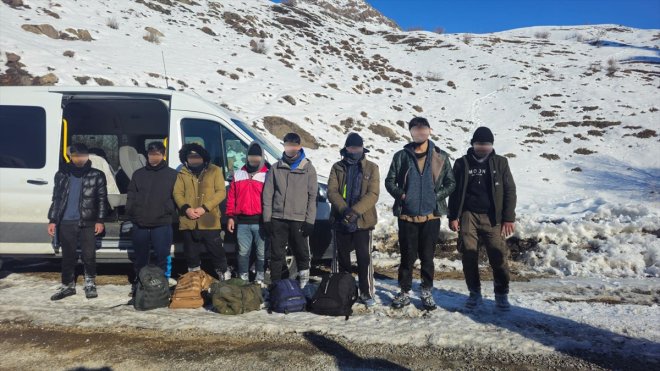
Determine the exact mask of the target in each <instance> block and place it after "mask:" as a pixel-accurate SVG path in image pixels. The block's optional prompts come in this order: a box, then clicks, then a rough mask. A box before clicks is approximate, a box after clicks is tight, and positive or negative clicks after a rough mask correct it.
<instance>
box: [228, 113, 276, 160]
mask: <svg viewBox="0 0 660 371" xmlns="http://www.w3.org/2000/svg"><path fill="white" fill-rule="evenodd" d="M231 121H232V122H233V123H234V124H236V126H238V127H239V128H240V129H241V130H243V132H244V133H246V134H247V135H249V136H250V137H252V140H254V141H255V142H257V143H259V144H260V145H261V147H262V148H263V149H264V150H265V151H266V152H268V153H269V154H270V155H271V156H273V158H276V159H278V158H280V157H282V150H281V149H278V148H277V147H275V146H273V145H272V144H270V142H268V140H267V139H266V138H264V137H263V136H261V134H259V133H257V132H256V131H254V130H253V129H252V128H250V127H249V126H247V125H246V124H245V123H244V122H243V121H240V120H237V119H231Z"/></svg>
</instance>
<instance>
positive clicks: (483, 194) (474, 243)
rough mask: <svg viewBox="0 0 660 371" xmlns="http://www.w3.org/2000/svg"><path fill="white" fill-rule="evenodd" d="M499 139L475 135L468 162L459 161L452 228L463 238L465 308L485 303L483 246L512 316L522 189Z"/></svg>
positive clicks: (498, 296)
mask: <svg viewBox="0 0 660 371" xmlns="http://www.w3.org/2000/svg"><path fill="white" fill-rule="evenodd" d="M494 142H495V137H494V136H493V133H492V132H491V131H490V129H488V128H487V127H483V126H482V127H480V128H477V130H476V131H475V132H474V135H473V137H472V141H471V142H470V144H471V145H472V147H471V148H470V149H468V152H467V154H466V155H465V156H463V157H461V158H459V159H458V160H456V163H455V164H454V176H455V178H456V182H457V187H456V190H455V191H454V192H453V193H452V195H451V196H450V197H449V228H451V230H453V231H456V232H459V236H458V250H459V252H460V253H461V254H462V260H463V274H464V275H465V281H466V282H467V286H468V289H469V290H470V297H469V298H468V300H467V301H466V303H465V306H466V307H467V308H469V309H472V308H474V307H476V306H478V305H480V304H481V303H482V298H481V282H480V278H479V246H480V242H481V243H483V244H484V245H485V246H486V253H487V254H488V261H489V262H490V265H491V268H492V269H493V283H494V291H495V304H496V306H497V308H499V309H502V310H508V309H509V308H510V304H509V301H508V297H507V296H508V293H509V265H508V257H509V248H508V247H507V245H506V242H505V240H504V239H505V238H506V237H508V236H509V235H511V234H512V233H513V231H514V222H515V220H516V212H515V209H516V184H515V183H514V181H513V175H511V170H510V169H509V162H508V161H507V159H506V157H503V156H499V155H497V154H495V150H494V149H493V143H494Z"/></svg>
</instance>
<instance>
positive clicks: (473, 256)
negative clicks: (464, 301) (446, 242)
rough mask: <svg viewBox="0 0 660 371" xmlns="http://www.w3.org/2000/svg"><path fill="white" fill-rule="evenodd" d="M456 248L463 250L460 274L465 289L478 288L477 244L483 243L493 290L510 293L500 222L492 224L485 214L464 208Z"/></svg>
mask: <svg viewBox="0 0 660 371" xmlns="http://www.w3.org/2000/svg"><path fill="white" fill-rule="evenodd" d="M459 223H460V228H461V230H460V234H459V242H458V250H459V252H460V253H461V254H462V258H461V259H462V261H463V274H464V275H465V282H466V283H467V286H468V290H470V291H474V292H480V291H481V280H480V277H479V246H480V242H482V243H483V245H485V247H486V254H487V255H488V262H489V263H490V266H491V268H492V269H493V285H494V291H495V293H496V294H508V293H509V262H508V259H509V248H508V247H507V245H506V242H505V241H504V237H502V232H501V229H502V227H501V226H500V225H499V224H496V225H492V224H491V222H490V218H489V217H488V214H477V213H473V212H470V211H465V212H463V214H462V215H461V218H460V221H459Z"/></svg>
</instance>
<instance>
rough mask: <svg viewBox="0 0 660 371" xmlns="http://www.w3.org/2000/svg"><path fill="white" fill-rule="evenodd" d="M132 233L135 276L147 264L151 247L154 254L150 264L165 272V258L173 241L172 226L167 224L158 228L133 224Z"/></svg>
mask: <svg viewBox="0 0 660 371" xmlns="http://www.w3.org/2000/svg"><path fill="white" fill-rule="evenodd" d="M132 233H133V234H132V238H133V254H134V257H135V262H134V264H133V266H134V267H135V274H138V273H139V272H140V270H141V269H142V268H144V267H145V266H146V265H147V264H149V260H150V255H151V254H150V253H151V248H152V247H153V252H154V254H153V255H154V261H153V262H152V263H153V264H154V265H156V266H158V267H159V268H160V269H162V270H163V272H166V271H167V257H168V256H169V255H170V248H171V246H172V239H173V232H172V226H171V225H169V224H168V225H161V226H158V227H140V226H138V225H135V224H134V225H133V232H132Z"/></svg>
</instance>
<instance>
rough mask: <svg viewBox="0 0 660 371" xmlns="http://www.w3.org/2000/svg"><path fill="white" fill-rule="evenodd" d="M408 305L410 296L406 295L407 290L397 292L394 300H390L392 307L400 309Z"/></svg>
mask: <svg viewBox="0 0 660 371" xmlns="http://www.w3.org/2000/svg"><path fill="white" fill-rule="evenodd" d="M408 305H410V296H408V293H407V292H400V293H398V294H397V296H395V297H394V301H392V308H394V309H401V308H403V307H405V306H408Z"/></svg>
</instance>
